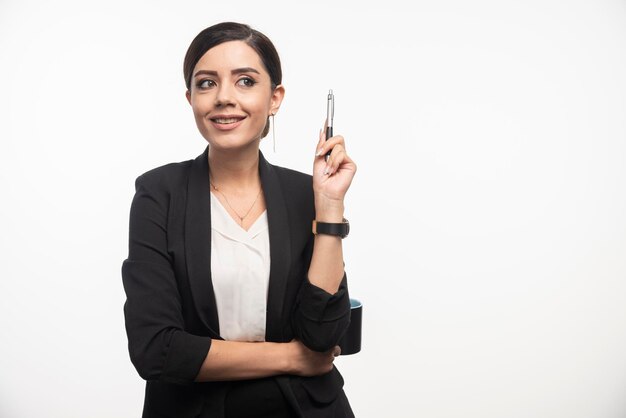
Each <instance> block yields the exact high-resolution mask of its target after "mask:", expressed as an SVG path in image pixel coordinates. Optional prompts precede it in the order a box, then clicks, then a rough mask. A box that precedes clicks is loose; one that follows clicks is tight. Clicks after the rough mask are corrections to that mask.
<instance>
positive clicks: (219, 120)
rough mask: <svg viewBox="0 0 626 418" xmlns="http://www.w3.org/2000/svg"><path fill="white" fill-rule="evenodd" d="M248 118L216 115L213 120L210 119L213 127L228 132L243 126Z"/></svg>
mask: <svg viewBox="0 0 626 418" xmlns="http://www.w3.org/2000/svg"><path fill="white" fill-rule="evenodd" d="M245 118H246V117H245V116H239V115H216V116H214V117H212V118H209V120H210V121H211V123H212V124H213V126H215V127H216V128H217V129H220V130H223V131H228V130H231V129H235V128H236V127H237V126H239V125H240V124H241V121H243V120H244V119H245Z"/></svg>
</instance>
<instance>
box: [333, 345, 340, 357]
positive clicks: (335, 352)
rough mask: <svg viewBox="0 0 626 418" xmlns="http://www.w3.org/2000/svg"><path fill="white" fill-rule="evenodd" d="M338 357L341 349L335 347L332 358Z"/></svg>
mask: <svg viewBox="0 0 626 418" xmlns="http://www.w3.org/2000/svg"><path fill="white" fill-rule="evenodd" d="M339 355H341V347H339V346H338V345H337V346H335V350H334V352H333V356H335V357H338V356H339Z"/></svg>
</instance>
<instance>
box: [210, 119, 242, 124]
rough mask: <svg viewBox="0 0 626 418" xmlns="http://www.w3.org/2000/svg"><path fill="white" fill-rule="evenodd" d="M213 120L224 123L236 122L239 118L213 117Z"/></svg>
mask: <svg viewBox="0 0 626 418" xmlns="http://www.w3.org/2000/svg"><path fill="white" fill-rule="evenodd" d="M213 120H214V121H215V122H217V123H222V124H226V123H235V122H238V121H239V119H238V118H216V119H213Z"/></svg>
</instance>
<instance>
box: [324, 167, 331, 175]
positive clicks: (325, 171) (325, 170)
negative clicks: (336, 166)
mask: <svg viewBox="0 0 626 418" xmlns="http://www.w3.org/2000/svg"><path fill="white" fill-rule="evenodd" d="M328 173H330V167H329V166H328V165H327V166H326V167H324V175H325V176H326V175H328Z"/></svg>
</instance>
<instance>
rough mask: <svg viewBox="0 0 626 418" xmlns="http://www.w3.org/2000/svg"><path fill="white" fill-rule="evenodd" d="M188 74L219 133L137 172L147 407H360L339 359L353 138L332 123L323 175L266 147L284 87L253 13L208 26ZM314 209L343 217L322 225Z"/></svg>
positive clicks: (138, 281) (140, 350) (129, 290)
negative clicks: (351, 398) (273, 155)
mask: <svg viewBox="0 0 626 418" xmlns="http://www.w3.org/2000/svg"><path fill="white" fill-rule="evenodd" d="M184 75H185V82H186V85H187V92H186V96H187V100H188V101H189V104H190V105H191V108H192V110H193V114H194V116H195V120H196V124H197V126H198V129H199V131H200V133H201V134H202V136H203V137H204V138H205V139H206V140H207V142H208V147H207V148H206V150H205V152H204V153H203V154H202V155H200V156H199V157H197V158H196V159H195V160H190V161H186V162H181V163H173V164H169V165H166V166H163V167H159V168H156V169H154V170H151V171H149V172H147V173H145V174H143V175H142V176H140V177H139V178H138V179H137V181H136V194H135V197H134V199H133V203H132V207H131V214H130V244H129V256H128V259H127V260H125V261H124V264H123V267H122V276H123V282H124V289H125V291H126V295H127V300H126V303H125V305H124V313H125V318H126V330H127V334H128V341H129V351H130V356H131V360H132V362H133V364H134V365H135V367H136V368H137V371H138V372H139V374H140V375H141V376H142V377H143V378H144V379H146V380H147V383H146V395H145V403H144V413H143V416H144V417H177V418H181V417H209V416H210V417H248V418H250V417H257V416H258V417H265V416H267V417H283V416H284V417H291V416H303V417H351V416H353V413H352V411H351V409H350V405H349V403H348V401H347V399H346V396H345V394H344V392H343V389H342V387H343V379H342V377H341V375H340V374H339V372H338V371H337V369H336V368H335V367H334V366H333V360H334V358H335V356H337V355H338V354H339V351H340V350H339V348H338V347H337V343H338V341H339V339H340V337H341V336H342V335H343V333H344V331H345V330H346V327H347V325H348V323H349V317H350V315H349V312H350V303H349V298H348V291H347V283H346V277H345V273H344V269H343V258H342V244H341V239H342V236H340V235H342V233H341V232H334V231H333V228H334V229H336V230H337V231H341V230H342V228H345V226H346V225H345V222H344V221H345V219H344V217H343V215H344V213H343V212H344V205H343V200H344V196H345V193H346V191H347V189H348V188H349V186H350V183H351V181H352V178H353V176H354V173H355V171H356V166H355V164H354V162H353V161H352V160H351V159H350V157H348V155H347V154H346V150H345V146H344V144H345V143H344V139H343V138H342V137H341V136H334V137H332V138H328V140H327V141H326V138H325V135H324V130H321V131H320V135H319V141H318V143H317V148H316V150H315V157H314V164H313V176H309V175H306V174H302V173H298V172H296V171H292V170H288V169H285V168H280V167H276V166H273V165H271V164H269V163H268V162H267V161H266V160H265V158H264V157H263V155H262V154H261V153H260V152H259V143H260V141H261V139H262V138H263V137H264V136H265V135H266V134H267V132H268V128H269V117H270V116H273V115H275V114H276V113H277V111H278V109H279V108H280V104H281V102H282V99H283V96H284V93H285V89H284V87H283V86H282V85H281V78H282V74H281V67H280V60H279V57H278V54H277V52H276V50H275V48H274V46H273V45H272V43H271V41H270V40H269V39H268V38H267V37H265V36H264V35H263V34H261V33H260V32H258V31H256V30H253V29H251V28H250V27H248V26H247V25H242V24H238V23H221V24H217V25H214V26H211V27H209V28H207V29H205V30H204V31H202V32H200V34H198V36H197V37H196V38H195V39H194V40H193V42H192V43H191V45H190V47H189V49H188V51H187V55H186V57H185V62H184ZM328 151H331V153H330V157H329V158H328V160H327V161H326V158H325V154H326V153H327V152H328ZM313 220H315V221H317V222H320V223H329V224H335V225H330V227H329V226H328V225H323V224H321V226H319V230H320V232H319V233H316V234H313V233H312V232H311V231H312V222H313ZM324 226H326V227H327V230H324V228H323V227H324ZM321 231H326V234H323V233H321ZM337 234H339V235H337ZM270 256H271V262H270Z"/></svg>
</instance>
